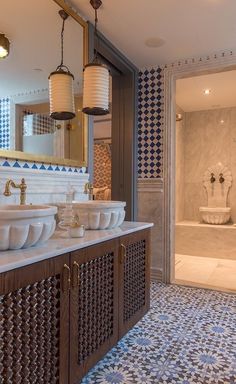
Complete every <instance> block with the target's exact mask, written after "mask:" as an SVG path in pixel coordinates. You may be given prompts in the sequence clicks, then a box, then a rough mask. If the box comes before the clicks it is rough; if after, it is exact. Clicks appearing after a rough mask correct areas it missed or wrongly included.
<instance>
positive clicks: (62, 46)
mask: <svg viewBox="0 0 236 384" xmlns="http://www.w3.org/2000/svg"><path fill="white" fill-rule="evenodd" d="M64 29H65V20H64V19H63V21H62V29H61V64H60V67H63V61H64Z"/></svg>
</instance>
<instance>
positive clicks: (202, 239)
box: [175, 222, 236, 260]
mask: <svg viewBox="0 0 236 384" xmlns="http://www.w3.org/2000/svg"><path fill="white" fill-rule="evenodd" d="M206 244H207V246H206ZM175 250H176V253H177V254H181V255H190V256H203V257H214V258H222V259H232V260H236V227H234V226H233V225H210V224H199V225H197V224H196V223H190V222H182V223H178V224H176V226H175Z"/></svg>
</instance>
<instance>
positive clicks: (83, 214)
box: [57, 200, 126, 229]
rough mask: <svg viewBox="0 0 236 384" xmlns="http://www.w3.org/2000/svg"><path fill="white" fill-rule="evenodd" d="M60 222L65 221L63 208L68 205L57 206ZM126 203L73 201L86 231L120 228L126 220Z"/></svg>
mask: <svg viewBox="0 0 236 384" xmlns="http://www.w3.org/2000/svg"><path fill="white" fill-rule="evenodd" d="M57 206H58V208H59V212H58V215H59V220H61V219H62V220H63V217H62V216H63V208H66V206H67V203H61V204H57ZM125 206H126V203H125V202H124V201H112V200H89V201H73V202H72V207H73V211H74V213H75V214H77V215H78V217H79V221H80V223H81V224H83V225H85V228H86V229H112V228H116V227H119V226H120V225H121V224H122V223H123V221H124V218H125V209H124V208H125Z"/></svg>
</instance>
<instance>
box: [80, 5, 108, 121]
mask: <svg viewBox="0 0 236 384" xmlns="http://www.w3.org/2000/svg"><path fill="white" fill-rule="evenodd" d="M90 4H91V5H92V7H93V9H94V10H95V28H94V41H95V55H94V59H93V62H92V63H89V64H87V65H85V67H84V83H83V109H82V111H83V112H84V113H86V114H87V115H107V114H108V113H109V70H108V68H107V67H106V66H105V65H103V64H102V63H101V62H100V61H99V59H98V53H97V48H96V44H97V41H98V35H97V23H98V17H97V10H98V9H99V8H100V6H101V5H102V1H101V0H90Z"/></svg>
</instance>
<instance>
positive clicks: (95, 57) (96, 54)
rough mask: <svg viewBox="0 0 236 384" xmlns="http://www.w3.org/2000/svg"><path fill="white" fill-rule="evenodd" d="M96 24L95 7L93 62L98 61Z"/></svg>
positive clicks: (96, 13)
mask: <svg viewBox="0 0 236 384" xmlns="http://www.w3.org/2000/svg"><path fill="white" fill-rule="evenodd" d="M97 24H98V12H97V9H95V23H94V59H93V62H94V63H96V62H98V42H99V38H98V29H97Z"/></svg>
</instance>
